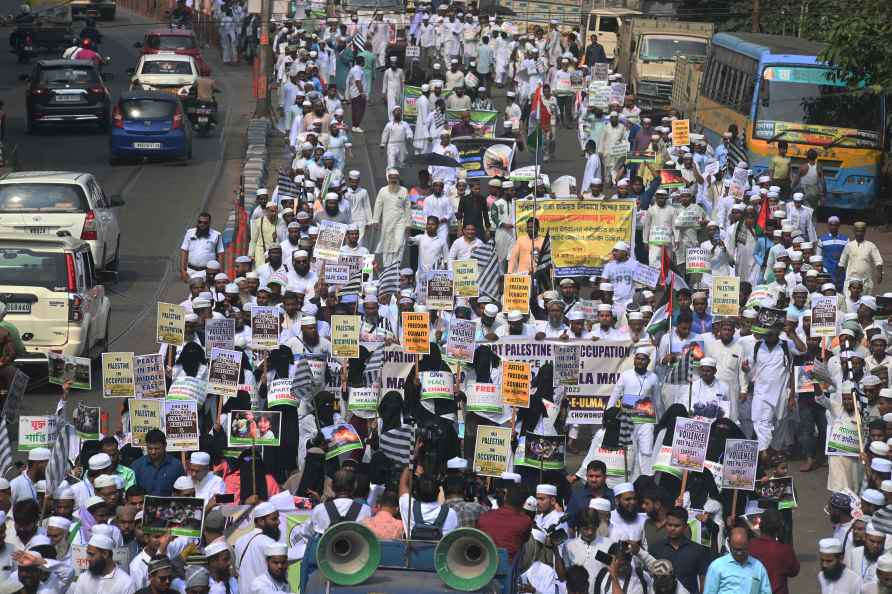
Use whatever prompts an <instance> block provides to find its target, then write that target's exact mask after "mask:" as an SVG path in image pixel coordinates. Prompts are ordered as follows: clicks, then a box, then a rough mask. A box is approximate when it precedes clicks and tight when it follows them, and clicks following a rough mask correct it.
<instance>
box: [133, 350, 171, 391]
mask: <svg viewBox="0 0 892 594" xmlns="http://www.w3.org/2000/svg"><path fill="white" fill-rule="evenodd" d="M133 368H134V369H135V381H136V397H137V398H164V396H166V395H167V382H166V381H165V378H164V361H163V359H162V358H161V354H160V353H149V354H148V355H137V356H136V357H134V358H133Z"/></svg>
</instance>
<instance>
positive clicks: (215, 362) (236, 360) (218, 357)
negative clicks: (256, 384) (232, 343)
mask: <svg viewBox="0 0 892 594" xmlns="http://www.w3.org/2000/svg"><path fill="white" fill-rule="evenodd" d="M241 369H242V354H241V353H240V352H239V351H230V350H226V349H221V348H216V347H215V348H213V349H211V361H210V367H209V369H208V392H211V393H212V394H219V395H220V396H222V397H223V398H235V397H236V396H238V383H239V382H238V379H239V374H240V372H241Z"/></svg>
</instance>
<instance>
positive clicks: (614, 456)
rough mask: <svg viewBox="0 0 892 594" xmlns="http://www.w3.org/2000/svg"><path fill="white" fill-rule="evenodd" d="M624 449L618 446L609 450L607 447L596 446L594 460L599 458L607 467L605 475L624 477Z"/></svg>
mask: <svg viewBox="0 0 892 594" xmlns="http://www.w3.org/2000/svg"><path fill="white" fill-rule="evenodd" d="M624 452H625V450H624V449H623V448H619V449H616V450H611V449H609V448H598V450H597V453H596V454H595V459H596V460H601V461H602V462H604V465H605V466H606V467H607V476H608V477H614V478H618V479H622V480H625V479H626V460H625V458H624Z"/></svg>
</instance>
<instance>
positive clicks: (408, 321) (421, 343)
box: [401, 311, 431, 355]
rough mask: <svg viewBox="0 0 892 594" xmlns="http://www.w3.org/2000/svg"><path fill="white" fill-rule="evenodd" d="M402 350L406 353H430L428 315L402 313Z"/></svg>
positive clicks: (409, 312)
mask: <svg viewBox="0 0 892 594" xmlns="http://www.w3.org/2000/svg"><path fill="white" fill-rule="evenodd" d="M401 320H402V323H403V349H405V351H406V352H407V353H415V354H418V355H427V354H428V353H430V348H431V345H430V313H428V312H421V313H416V312H411V311H404V312H402V318H401Z"/></svg>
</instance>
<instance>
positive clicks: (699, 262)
mask: <svg viewBox="0 0 892 594" xmlns="http://www.w3.org/2000/svg"><path fill="white" fill-rule="evenodd" d="M686 269H687V272H688V274H696V273H708V272H709V271H710V267H709V254H708V253H707V251H706V250H705V249H703V248H700V247H691V248H688V253H687V261H686Z"/></svg>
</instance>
